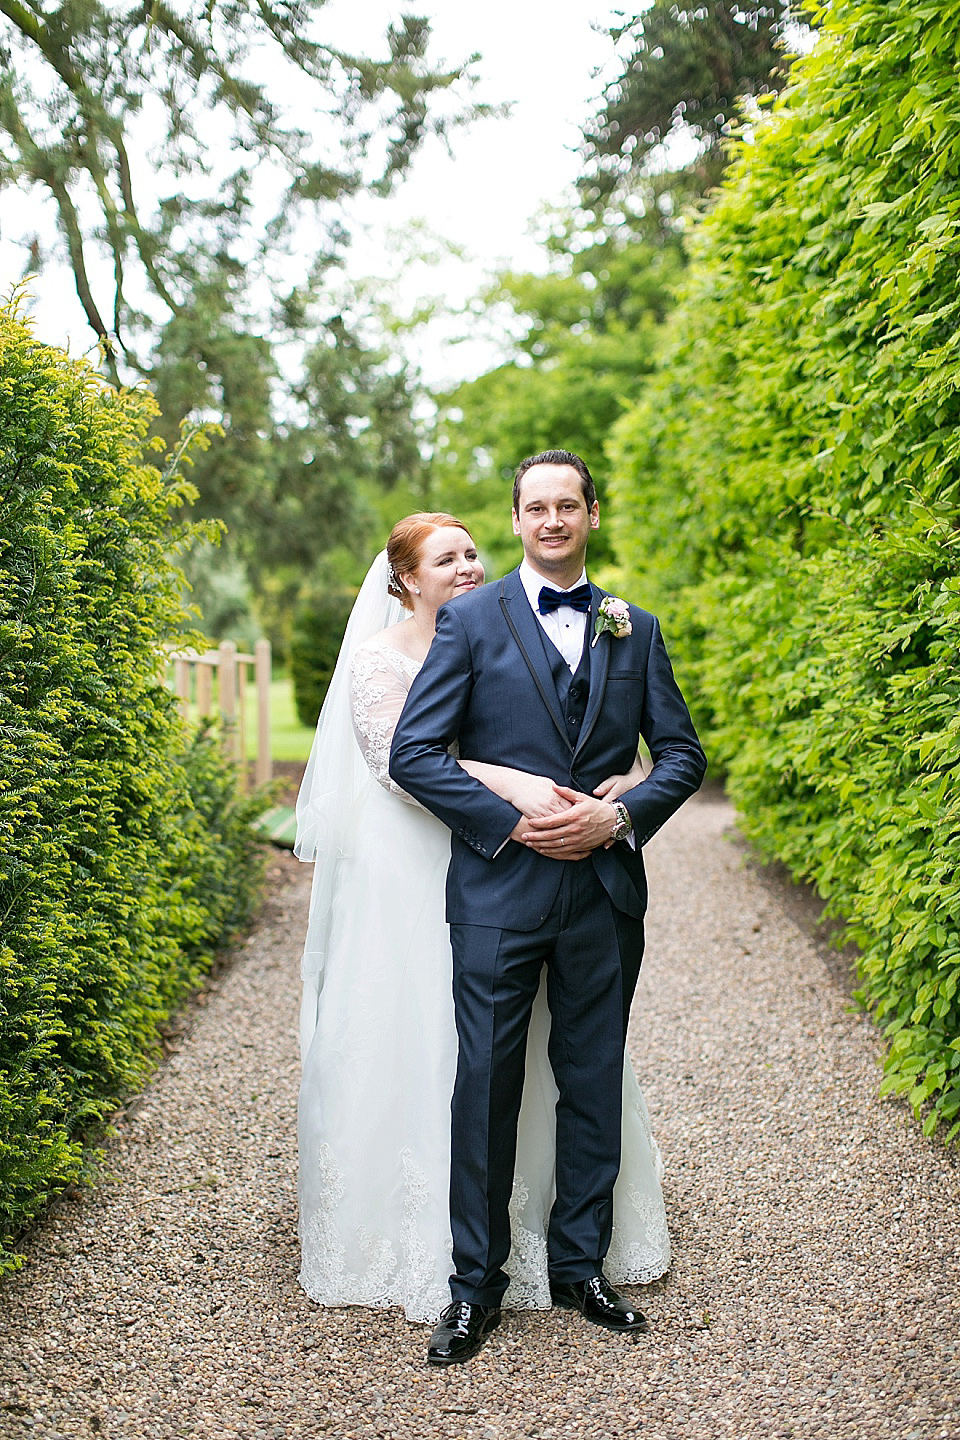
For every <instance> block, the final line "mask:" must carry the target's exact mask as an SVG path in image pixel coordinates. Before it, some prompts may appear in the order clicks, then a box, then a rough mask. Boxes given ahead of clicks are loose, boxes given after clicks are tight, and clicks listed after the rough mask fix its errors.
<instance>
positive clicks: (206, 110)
mask: <svg viewBox="0 0 960 1440" xmlns="http://www.w3.org/2000/svg"><path fill="white" fill-rule="evenodd" d="M324 3H325V0H290V3H280V4H278V5H268V4H266V3H263V0H208V3H207V4H206V5H204V6H202V7H192V6H189V5H186V4H179V5H178V4H175V3H163V0H145V3H141V4H130V5H119V6H118V5H109V4H106V3H98V0H63V3H61V4H60V5H59V6H58V7H57V8H56V9H47V8H45V7H44V6H43V5H41V4H37V3H35V0H26V3H21V0H0V15H2V16H4V17H5V19H6V24H5V25H4V26H3V27H2V29H0V37H2V44H3V50H4V52H5V53H4V55H3V60H4V62H5V63H4V70H3V76H2V79H0V133H2V134H3V135H4V136H5V139H6V153H5V154H4V155H3V156H2V160H0V184H7V185H9V184H13V183H15V184H18V185H26V186H39V187H41V188H42V189H43V190H45V191H47V192H48V193H49V194H50V195H51V196H52V197H53V200H54V202H55V205H56V214H57V222H58V226H59V230H60V233H61V236H62V238H63V240H64V241H65V243H66V246H67V250H68V253H69V257H70V263H71V266H72V269H73V274H74V278H75V281H76V287H77V294H78V295H79V297H80V301H81V303H82V305H83V308H84V312H85V314H86V316H87V320H88V321H89V324H90V326H91V329H92V330H93V332H94V333H95V335H96V336H97V337H98V339H99V340H100V341H101V342H102V344H103V346H104V349H105V352H106V356H107V364H108V367H109V368H110V369H111V372H112V373H113V375H114V378H116V376H117V367H118V361H119V360H120V358H121V357H122V358H123V359H125V360H126V361H127V362H128V363H129V364H131V365H132V366H133V367H134V369H137V370H142V369H144V368H147V369H148V368H149V365H148V364H146V362H145V361H144V359H143V358H142V357H140V356H138V355H137V354H136V353H135V350H134V348H133V345H132V338H131V332H136V331H137V330H138V329H140V328H142V326H143V323H144V321H145V320H146V318H147V317H146V315H145V314H144V313H142V312H141V309H140V307H141V306H143V305H144V304H145V303H148V301H154V302H155V301H159V302H160V310H161V313H163V312H164V311H165V312H166V314H167V316H168V317H169V316H173V317H184V316H187V315H189V313H190V311H191V310H192V309H193V308H194V306H195V304H196V302H197V300H198V298H200V297H201V296H203V295H204V292H207V291H209V290H210V289H211V288H212V289H213V290H215V291H217V292H218V298H219V299H220V301H221V303H222V304H223V305H224V308H225V310H226V312H227V314H229V315H234V314H236V313H238V311H239V309H240V307H239V306H238V305H237V303H236V301H235V300H234V301H231V300H230V296H231V295H232V294H233V295H235V294H236V292H237V291H238V290H239V291H240V292H241V293H242V291H243V289H244V286H243V284H242V280H243V276H242V274H241V270H242V269H245V268H247V267H250V266H252V267H253V268H254V269H255V270H263V271H264V272H269V268H270V261H271V260H272V259H274V258H275V257H276V255H277V253H278V251H279V250H280V249H281V247H282V242H283V240H284V239H285V238H286V237H287V236H288V235H289V232H290V227H291V225H292V224H293V223H294V222H295V220H296V219H297V217H298V216H299V215H302V214H303V212H304V211H305V210H310V211H314V212H316V211H319V212H320V213H325V214H326V216H327V226H326V233H325V235H324V236H323V238H322V240H321V243H320V246H319V249H320V250H321V252H325V253H327V254H335V253H336V252H337V251H338V249H339V248H340V246H341V245H342V243H343V241H344V239H345V235H344V232H343V229H342V225H341V223H340V221H339V218H338V215H337V211H336V208H335V202H336V201H338V200H340V199H341V198H342V197H344V196H346V195H349V194H350V193H352V192H353V191H355V190H356V189H357V187H358V186H359V185H360V184H361V183H365V184H367V185H371V186H372V187H373V188H374V189H379V190H381V191H385V190H386V189H388V188H389V186H390V184H391V182H392V181H393V179H394V178H395V177H396V176H397V175H399V174H401V173H402V171H403V170H404V168H405V167H406V165H407V164H408V163H409V160H410V158H411V156H412V154H413V152H414V151H415V150H416V148H417V146H418V145H419V144H420V142H421V140H422V139H423V137H424V136H425V135H426V134H428V133H430V132H431V131H438V130H442V129H443V128H444V127H445V126H446V125H448V124H449V123H450V121H451V117H450V116H440V117H438V116H431V115H429V113H428V106H429V105H430V103H431V102H432V100H433V99H434V97H435V95H436V94H437V92H440V91H442V90H445V89H448V88H449V87H450V86H451V85H452V84H453V82H454V81H455V80H457V79H458V78H459V77H460V75H461V74H462V71H461V70H459V69H455V70H449V71H446V72H437V71H433V70H431V69H430V68H429V66H428V64H427V60H426V50H427V44H428V40H429V33H430V27H429V24H428V22H427V21H426V20H423V19H418V18H414V17H411V16H404V17H403V18H402V19H401V20H400V22H399V23H398V24H397V25H396V26H393V25H391V26H390V28H389V29H388V32H387V37H386V39H387V51H388V53H387V55H386V56H385V57H384V58H383V59H381V60H371V59H367V58H365V57H363V56H355V55H347V54H345V53H344V52H343V51H341V50H338V49H337V48H336V47H335V46H332V45H329V44H325V43H324V42H323V41H321V40H319V39H317V38H315V36H316V25H317V20H318V17H319V14H320V11H321V10H322V9H323V6H324ZM267 75H270V76H272V80H271V81H270V82H268V81H267V80H266V79H263V78H259V77H263V76H267ZM285 91H290V92H291V93H293V94H294V95H295V97H296V104H297V108H298V111H299V112H300V119H299V121H298V122H294V120H293V119H292V118H291V117H290V114H289V113H288V108H287V106H286V105H285V104H283V103H281V100H280V98H279V96H281V95H283V94H284V92H285ZM213 136H216V145H215V146H214V144H212V143H211V137H213ZM318 137H319V138H318ZM143 150H146V151H147V153H148V154H149V155H150V156H151V157H152V164H153V166H154V169H153V173H150V172H149V171H145V169H144V167H143V164H142V160H141V158H140V152H141V151H143ZM264 171H265V172H266V173H267V174H269V173H270V172H273V175H274V179H275V180H276V181H278V182H279V186H280V193H279V196H278V198H277V200H276V203H275V204H273V205H272V207H271V208H272V213H266V214H265V213H264V208H263V207H264V196H263V178H264V177H263V173H258V172H264ZM155 180H156V181H157V182H159V188H160V189H161V190H163V189H166V192H167V193H166V194H162V193H161V194H158V195H153V194H151V193H150V192H151V187H152V186H153V184H154V182H155ZM258 185H259V189H258V188H257V187H258ZM92 217H95V218H92ZM91 250H93V251H101V250H105V251H106V254H107V256H108V257H109V260H110V264H111V267H112V277H111V279H110V280H109V281H107V280H105V279H104V280H102V281H101V280H99V279H98V280H95V279H94V278H93V274H92V269H91V263H90V252H91ZM268 278H269V275H268ZM206 298H208V299H209V295H208V296H207V297H206ZM152 310H153V311H154V312H155V311H156V306H155V305H154V306H153V307H152ZM216 354H217V351H216V349H215V347H213V346H212V345H211V346H208V347H207V354H206V364H207V366H208V368H209V367H210V366H211V362H212V361H214V360H215V356H216Z"/></svg>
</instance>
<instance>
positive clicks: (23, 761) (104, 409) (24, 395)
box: [0, 309, 256, 1269]
mask: <svg viewBox="0 0 960 1440" xmlns="http://www.w3.org/2000/svg"><path fill="white" fill-rule="evenodd" d="M154 414H155V406H154V404H153V402H152V400H151V399H150V397H149V395H148V394H147V393H146V392H144V391H139V390H138V391H132V392H122V393H119V394H118V393H117V392H115V391H113V390H111V389H109V388H108V387H106V386H105V385H103V384H102V383H101V381H100V380H99V379H98V378H97V377H96V375H95V374H94V372H93V371H92V370H91V369H90V367H89V366H87V365H85V364H82V363H78V362H76V361H72V360H70V359H68V358H67V357H66V356H65V355H64V354H62V353H61V352H59V351H57V350H54V349H51V348H50V347H48V346H44V345H41V344H39V343H38V342H37V341H36V340H35V339H34V337H33V335H32V334H31V331H30V329H29V327H28V325H27V324H26V323H24V321H23V320H22V318H21V317H20V315H19V313H18V312H17V311H16V309H7V310H5V311H3V312H2V313H0V1269H3V1268H5V1267H7V1266H9V1265H10V1264H12V1263H15V1258H16V1257H15V1256H13V1254H12V1251H11V1249H10V1244H11V1240H12V1238H13V1237H14V1236H15V1235H16V1233H17V1231H18V1230H19V1229H20V1228H22V1226H23V1225H24V1224H25V1223H26V1222H27V1221H28V1220H29V1219H30V1217H31V1216H32V1215H34V1214H35V1213H37V1211H38V1210H39V1209H40V1207H41V1206H42V1205H43V1204H44V1202H45V1200H46V1199H47V1198H48V1197H49V1195H50V1194H51V1193H53V1192H55V1191H56V1190H57V1188H58V1187H61V1186H62V1185H63V1184H64V1183H65V1182H66V1181H68V1180H69V1179H71V1178H72V1177H74V1176H75V1175H76V1174H77V1173H78V1169H79V1167H80V1164H81V1159H82V1153H83V1147H82V1136H83V1132H84V1129H85V1127H86V1126H88V1125H89V1124H90V1122H91V1121H93V1120H95V1119H97V1118H98V1117H101V1116H103V1115H104V1114H105V1113H107V1112H108V1111H109V1110H110V1109H111V1107H113V1106H115V1105H116V1103H117V1100H118V1098H119V1097H120V1096H121V1095H122V1094H123V1093H124V1091H126V1090H128V1089H129V1088H130V1087H131V1086H133V1085H135V1084H137V1083H138V1082H139V1081H140V1080H141V1079H142V1078H143V1076H144V1073H145V1071H146V1069H147V1068H148V1066H149V1064H150V1062H151V1058H152V1056H153V1054H154V1052H155V1049H156V1045H157V1038H158V1029H159V1027H160V1026H161V1025H162V1023H163V1021H164V1019H165V1017H167V1015H168V1014H169V1011H170V1008H171V1006H172V1005H174V1004H175V1003H176V1001H177V1000H179V999H180V998H181V997H182V996H183V995H184V993H185V992H186V991H187V989H188V988H189V987H190V986H191V985H192V984H193V983H194V982H195V980H196V978H197V976H198V975H199V973H200V971H201V969H202V967H203V965H204V964H205V963H206V962H207V960H208V959H209V957H210V955H211V953H212V951H213V949H214V948H215V947H216V946H217V945H218V944H219V943H220V942H221V941H222V940H223V939H224V938H225V937H226V936H227V935H228V934H229V933H230V932H231V930H232V929H234V928H235V927H236V926H237V925H239V924H240V923H241V922H242V921H243V920H244V919H245V918H246V916H247V914H248V913H249V908H250V906H251V904H252V902H253V898H254V897H255V894H256V883H255V876H254V872H255V870H256V862H255V861H254V860H253V852H254V844H253V841H252V839H251V832H250V830H249V826H248V825H247V823H246V821H247V818H248V817H247V814H246V813H245V807H244V806H243V805H241V804H238V803H237V801H236V799H235V787H234V784H233V776H232V775H231V773H230V772H229V768H228V767H226V766H225V762H224V761H223V759H222V758H221V754H220V749H219V747H218V746H217V745H216V744H215V742H214V741H213V740H212V738H211V737H210V736H202V735H201V736H197V737H195V738H194V739H193V741H192V742H190V741H188V738H187V736H186V735H185V732H184V728H183V726H182V724H181V722H180V720H179V719H178V716H177V712H176V708H175V705H174V702H173V699H172V697H171V696H170V694H169V693H168V691H167V689H166V688H165V686H164V684H163V670H164V666H163V663H162V646H163V644H164V642H165V641H168V640H169V639H170V637H171V636H172V635H173V633H174V632H175V631H176V630H177V629H178V628H179V627H180V626H181V625H182V622H183V616H182V614H181V606H180V603H179V600H178V594H179V590H180V586H179V579H178V575H177V572H176V569H175V568H174V566H173V564H172V563H171V561H170V559H169V558H168V557H169V555H170V553H171V551H172V550H173V549H174V548H175V547H176V546H177V544H178V543H179V542H181V541H182V540H183V538H184V537H185V535H186V533H187V527H186V526H185V524H184V522H183V521H182V519H179V518H178V516H177V511H178V509H179V507H180V506H181V505H182V503H183V501H184V499H185V498H186V497H187V487H185V486H184V485H183V484H182V482H179V481H177V480H176V479H174V478H171V477H169V476H163V475H161V474H160V472H159V471H158V470H157V469H156V468H154V467H152V466H151V465H149V464H147V463H145V460H144V447H145V439H146V435H147V430H148V426H149V424H150V422H151V419H152V418H153V416H154ZM247 808H249V805H248V806H247Z"/></svg>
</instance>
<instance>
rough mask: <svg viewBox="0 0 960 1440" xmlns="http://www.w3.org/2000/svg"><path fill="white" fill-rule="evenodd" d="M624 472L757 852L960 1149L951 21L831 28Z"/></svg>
mask: <svg viewBox="0 0 960 1440" xmlns="http://www.w3.org/2000/svg"><path fill="white" fill-rule="evenodd" d="M819 23H821V24H822V25H823V27H824V28H823V35H822V38H821V40H820V43H819V44H818V46H817V48H816V50H815V51H814V52H813V53H812V54H811V55H810V56H808V57H806V58H805V59H804V60H803V61H801V62H799V64H798V65H797V66H796V67H795V71H794V75H793V82H792V85H791V88H790V89H789V90H788V92H787V93H786V95H785V97H784V98H783V100H782V101H781V102H780V103H779V104H778V105H777V106H776V108H775V110H774V112H773V114H772V117H771V118H770V119H769V120H768V121H767V122H766V123H765V124H763V125H761V126H760V127H759V128H758V130H757V132H756V136H755V139H753V140H752V141H751V142H749V143H744V144H743V145H742V146H741V149H740V156H739V160H738V163H737V164H736V166H735V167H734V169H733V171H732V172H731V174H730V177H729V179H728V181H727V183H726V184H725V185H724V187H723V189H722V191H721V193H720V196H719V199H718V202H717V204H716V206H715V207H714V209H713V211H712V213H711V214H710V216H709V217H708V218H707V220H706V221H705V223H704V224H703V225H702V226H701V227H700V229H699V232H698V234H697V236H696V239H695V242H694V255H693V264H692V266H691V270H690V272H689V275H688V278H687V281H686V291H685V297H684V300H683V303H682V304H681V306H680V308H679V310H678V311H677V312H676V314H675V315H674V316H673V318H672V320H671V321H670V323H669V326H668V331H667V333H666V335H665V338H664V347H663V353H662V355H661V360H660V366H659V370H658V373H657V375H656V377H655V378H654V380H653V381H652V382H651V385H650V386H649V388H648V391H647V393H646V394H645V396H644V398H643V400H642V401H641V402H640V404H639V405H637V406H636V407H634V408H633V409H632V410H631V411H630V412H628V413H627V414H626V415H625V416H624V418H623V419H622V420H621V422H620V424H619V427H618V431H617V435H616V439H615V444H614V449H613V452H612V456H611V458H612V461H613V465H614V469H615V472H616V473H615V478H614V482H613V486H612V488H613V493H614V495H615V504H616V507H617V512H618V514H617V522H616V535H617V544H618V553H619V555H620V557H621V560H622V562H623V568H624V571H625V572H626V574H625V575H624V577H623V584H624V585H625V586H626V587H627V588H628V589H629V590H630V591H631V593H633V594H634V595H635V596H636V597H637V598H638V599H640V600H641V601H643V600H644V599H646V601H647V603H650V604H651V606H652V607H653V608H657V609H659V610H660V611H661V613H662V614H663V616H664V625H665V629H666V631H667V634H668V638H670V639H671V643H672V645H673V648H674V650H675V652H676V653H677V655H678V659H679V666H678V668H679V669H680V671H681V674H682V678H683V681H684V683H685V685H686V686H687V688H688V690H689V691H690V693H691V696H692V698H693V700H694V705H695V708H696V710H697V713H698V718H699V720H700V722H701V724H702V725H703V726H704V728H705V732H706V739H707V744H708V749H709V750H710V752H711V755H712V758H713V759H714V760H715V762H718V763H719V766H720V768H723V769H726V771H727V772H728V776H729V784H730V789H731V792H732V794H733V796H734V798H735V800H736V801H737V804H738V806H739V809H740V811H741V814H742V817H743V825H744V827H745V829H746V831H747V833H748V834H749V835H750V836H751V837H752V839H753V840H754V841H755V842H756V843H757V844H758V845H759V846H760V847H761V848H762V849H763V850H764V851H765V852H766V853H768V854H770V855H776V856H779V857H780V858H782V859H783V860H785V861H786V863H787V864H788V865H789V866H790V868H791V870H792V871H793V873H794V874H795V875H797V876H799V877H803V878H806V879H810V880H812V881H814V882H815V883H816V885H817V886H818V888H819V889H820V891H821V893H822V894H824V895H826V896H827V897H828V898H829V902H830V907H831V909H832V911H833V913H834V914H835V915H837V916H840V917H842V918H843V919H844V920H845V921H846V925H847V934H848V935H849V936H850V937H852V938H853V939H854V940H856V942H857V944H858V946H859V947H860V951H861V964H862V976H863V989H862V996H863V998H864V1000H865V1001H866V1002H867V1003H869V1004H870V1005H872V1006H874V1007H875V1008H876V1011H877V1013H878V1015H879V1016H880V1017H882V1019H883V1020H884V1022H885V1024H886V1028H887V1033H888V1035H889V1037H890V1040H891V1044H890V1049H889V1053H888V1056H887V1060H886V1071H887V1073H886V1078H885V1080H884V1088H885V1089H887V1090H895V1091H897V1092H901V1093H905V1094H906V1095H907V1096H908V1098H909V1100H910V1102H911V1103H912V1104H913V1106H914V1108H915V1111H916V1113H917V1114H918V1115H920V1114H921V1113H923V1114H924V1115H925V1120H924V1128H925V1130H926V1132H927V1133H932V1131H933V1130H934V1129H935V1128H936V1126H937V1125H938V1123H940V1122H941V1121H943V1122H946V1127H947V1129H946V1133H947V1135H948V1138H953V1137H955V1136H956V1135H957V1134H958V1133H960V996H958V990H960V814H958V803H960V802H958V799H957V784H956V781H957V776H958V766H960V738H958V736H960V719H958V715H960V703H958V702H960V675H958V671H957V665H956V657H957V654H958V648H960V563H958V550H960V547H958V543H957V535H958V523H957V522H958V491H960V400H958V386H960V349H958V347H957V344H956V341H957V335H958V330H957V324H958V319H960V283H958V282H960V273H958V271H960V110H958V107H957V104H956V63H955V39H956V35H957V34H958V33H960V30H958V27H960V0H950V3H937V4H933V3H928V4H924V3H919V4H918V3H895V4H890V3H879V0H872V3H854V0H838V3H835V4H833V5H830V6H828V7H825V8H824V9H823V11H822V12H821V14H820V16H819Z"/></svg>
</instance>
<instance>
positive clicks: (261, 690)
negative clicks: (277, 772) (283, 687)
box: [253, 640, 273, 785]
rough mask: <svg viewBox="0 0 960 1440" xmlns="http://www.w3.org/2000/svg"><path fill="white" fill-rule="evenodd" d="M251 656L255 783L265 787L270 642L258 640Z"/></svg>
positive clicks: (268, 768)
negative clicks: (254, 692) (254, 695)
mask: <svg viewBox="0 0 960 1440" xmlns="http://www.w3.org/2000/svg"><path fill="white" fill-rule="evenodd" d="M253 654H254V664H253V673H254V676H255V678H256V682H257V769H256V783H257V784H258V785H265V784H266V783H267V781H268V780H269V779H271V777H272V775H273V759H272V757H271V754H270V641H269V640H258V641H257V643H256V645H255V646H254V647H253Z"/></svg>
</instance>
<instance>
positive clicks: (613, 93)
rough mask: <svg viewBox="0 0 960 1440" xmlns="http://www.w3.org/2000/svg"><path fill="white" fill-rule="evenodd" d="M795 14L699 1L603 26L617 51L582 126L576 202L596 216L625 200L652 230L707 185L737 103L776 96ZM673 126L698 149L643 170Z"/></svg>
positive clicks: (782, 6) (718, 168) (665, 4)
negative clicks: (619, 55)
mask: <svg viewBox="0 0 960 1440" xmlns="http://www.w3.org/2000/svg"><path fill="white" fill-rule="evenodd" d="M797 8H798V7H797V6H792V7H791V5H790V4H789V3H788V0H775V3H772V4H768V5H758V4H746V3H741V0H701V3H698V4H696V5H695V6H689V7H681V6H679V5H677V4H675V3H673V0H654V3H653V5H652V6H650V8H649V9H647V10H645V11H644V12H643V13H642V14H640V15H634V16H632V17H630V18H629V19H625V20H624V23H623V24H622V25H619V26H614V27H612V28H611V29H610V32H609V33H610V36H611V39H612V40H613V41H614V43H616V44H624V45H625V51H626V53H625V58H624V62H623V68H622V70H621V73H620V74H619V75H618V76H617V78H616V79H615V80H613V81H612V82H611V83H610V84H609V85H608V86H607V88H606V91H605V93H604V98H603V104H602V106H601V108H600V111H599V113H598V114H597V115H596V117H595V118H594V119H593V120H592V121H591V122H590V123H589V124H588V125H587V126H586V127H585V128H584V139H583V154H584V161H585V167H584V173H583V175H582V176H581V179H580V192H581V196H582V198H583V201H584V203H585V204H586V205H587V206H588V207H589V208H590V209H592V210H594V211H596V212H598V213H602V212H603V210H604V209H605V208H606V207H607V206H608V205H610V204H611V203H612V204H613V205H614V206H616V205H617V204H620V203H622V202H624V201H628V202H629V201H630V200H631V199H632V201H633V204H632V205H630V204H628V206H627V209H628V211H630V210H632V211H633V213H634V215H637V214H639V216H641V217H646V218H647V220H648V222H652V224H653V226H654V227H656V226H658V225H660V226H662V225H663V223H664V219H665V218H666V219H669V217H670V216H671V215H673V214H675V213H676V212H677V211H678V210H679V209H680V207H681V206H682V205H683V204H684V203H686V202H689V201H691V200H694V199H696V198H699V197H702V196H704V195H706V194H707V193H708V192H709V191H710V190H712V189H714V187H715V186H716V185H718V184H719V182H720V178H721V175H722V174H723V171H724V169H725V167H726V164H727V153H726V149H725V146H724V141H725V139H726V138H727V137H728V136H729V134H730V131H731V126H732V125H733V123H734V122H735V120H736V118H737V114H738V107H739V104H740V102H741V101H742V100H743V98H744V97H745V96H757V95H761V94H764V93H769V92H779V91H780V90H781V89H782V88H783V86H784V84H785V82H786V76H787V69H788V64H789V60H790V56H789V55H788V53H787V50H786V48H785V46H784V41H785V38H786V31H787V28H788V26H789V25H790V24H791V22H793V23H796V11H797ZM792 12H793V13H792ZM681 128H682V129H685V130H686V132H687V135H688V137H689V138H690V139H692V140H695V141H696V142H697V144H698V151H697V154H696V156H695V158H693V159H692V160H690V161H689V162H687V163H686V164H683V165H682V166H680V167H679V168H675V167H673V168H672V167H670V166H669V164H667V165H664V164H660V165H656V166H653V167H651V166H650V163H649V162H650V161H651V159H652V158H653V154H654V152H655V151H658V150H659V149H660V147H662V146H663V144H664V142H665V141H666V140H667V138H668V136H670V135H671V134H674V133H675V132H676V131H677V130H678V129H681ZM661 159H663V156H662V152H661Z"/></svg>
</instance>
